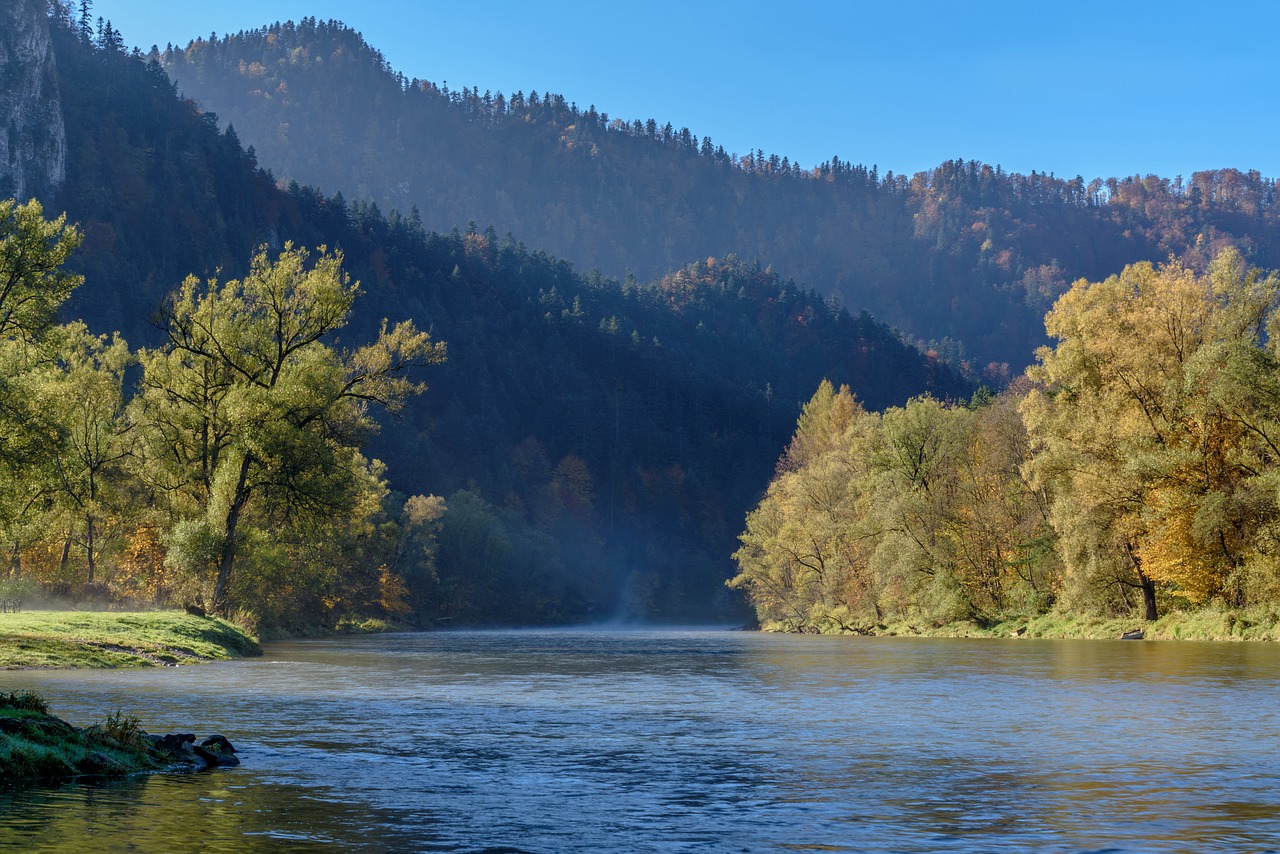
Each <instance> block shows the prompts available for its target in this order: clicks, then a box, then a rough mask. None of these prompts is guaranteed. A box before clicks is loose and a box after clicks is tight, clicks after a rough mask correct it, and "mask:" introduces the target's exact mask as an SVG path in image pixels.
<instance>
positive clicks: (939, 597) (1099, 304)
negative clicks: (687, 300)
mask: <svg viewBox="0 0 1280 854" xmlns="http://www.w3.org/2000/svg"><path fill="white" fill-rule="evenodd" d="M1278 301H1280V274H1276V273H1269V274H1263V273H1261V272H1259V271H1258V270H1257V269H1252V268H1249V267H1247V265H1246V264H1245V262H1244V260H1243V258H1242V257H1241V255H1240V254H1239V253H1238V252H1236V251H1235V250H1232V249H1227V250H1224V251H1222V252H1220V253H1219V254H1218V255H1217V256H1216V257H1215V258H1214V259H1213V261H1212V262H1211V263H1210V264H1209V266H1208V269H1207V271H1206V272H1204V273H1203V274H1200V273H1197V272H1195V271H1194V270H1193V269H1191V268H1190V267H1189V266H1187V265H1185V264H1183V263H1181V262H1174V261H1171V262H1169V263H1167V264H1165V265H1163V266H1160V267H1155V266H1152V265H1151V264H1148V263H1141V264H1136V265H1132V266H1129V267H1127V268H1125V270H1124V272H1123V273H1121V274H1120V275H1118V276H1113V277H1111V278H1108V279H1106V280H1105V281H1102V282H1096V283H1088V282H1086V281H1083V280H1081V281H1079V282H1077V283H1076V284H1075V285H1073V286H1072V288H1071V290H1070V291H1068V292H1067V293H1066V294H1065V295H1064V296H1063V297H1062V298H1061V299H1060V300H1059V301H1058V302H1057V304H1056V305H1055V306H1054V308H1053V309H1052V311H1050V312H1049V314H1048V315H1047V317H1046V328H1047V330H1048V333H1049V335H1050V336H1052V337H1053V338H1054V339H1055V340H1056V342H1057V343H1056V345H1055V346H1054V347H1052V348H1048V347H1046V348H1042V349H1041V350H1040V351H1039V352H1038V353H1037V361H1036V364H1035V365H1033V366H1032V367H1031V368H1030V369H1029V370H1028V372H1027V377H1026V378H1025V379H1023V380H1019V381H1018V382H1017V383H1015V384H1013V385H1012V386H1011V387H1010V388H1009V390H1007V391H1006V392H1004V393H1003V394H1001V395H1000V396H998V397H996V398H991V397H990V396H987V395H981V394H980V395H976V396H975V397H974V398H973V399H972V400H971V401H970V402H969V403H968V404H966V405H961V404H944V403H940V402H938V401H937V400H934V399H932V398H929V397H924V398H917V399H915V400H912V401H910V402H909V403H907V405H906V406H905V407H891V408H889V409H887V410H886V411H884V412H883V413H873V412H868V411H866V410H864V409H863V408H862V407H861V406H860V405H859V403H858V402H857V400H856V399H855V397H854V395H852V394H851V393H850V392H849V390H848V389H847V388H841V389H839V390H836V389H835V387H834V386H832V384H830V383H824V384H823V385H822V386H821V387H820V388H819V390H818V392H817V394H816V395H815V396H814V397H813V398H812V400H810V402H809V403H808V404H807V405H806V407H805V409H804V412H803V414H802V416H801V418H800V420H799V423H798V425H797V428H796V432H795V436H794V438H793V439H792V442H791V445H790V447H789V448H788V450H787V453H786V454H785V455H784V456H783V458H782V459H781V461H780V463H779V465H778V472H777V475H776V476H775V478H774V480H773V482H772V483H771V484H770V487H769V490H768V493H767V495H766V497H765V498H764V499H763V500H762V501H761V503H760V504H759V506H758V507H757V508H756V509H755V510H754V511H753V512H752V513H751V514H750V515H749V516H748V518H747V527H746V531H745V532H744V533H743V534H742V537H741V541H742V546H741V548H740V549H739V550H738V552H737V555H736V558H737V561H738V565H739V570H740V571H739V574H738V575H737V576H736V577H735V578H734V579H733V580H732V582H731V583H732V585H733V586H735V587H739V588H742V589H744V590H746V591H747V592H748V594H749V595H750V597H751V600H752V602H753V603H754V605H755V607H756V611H757V614H758V616H759V619H760V622H761V623H762V624H763V625H764V626H766V627H769V628H775V629H780V630H789V631H853V632H870V631H874V630H875V629H876V628H877V627H881V626H884V625H885V624H886V623H893V622H905V623H908V624H914V625H917V626H927V625H941V624H944V623H949V622H957V621H964V620H970V621H974V622H977V623H979V624H983V625H991V624H994V623H996V622H1000V621H1003V620H1006V619H1011V618H1015V617H1030V616H1034V615H1038V614H1042V613H1045V612H1047V611H1049V610H1051V609H1058V610H1062V611H1066V612H1074V613H1103V614H1110V615H1124V614H1130V613H1132V614H1136V615H1140V616H1142V617H1144V618H1145V619H1148V620H1154V619H1156V618H1157V616H1158V615H1159V613H1160V612H1161V611H1162V610H1166V609H1170V608H1181V607H1188V606H1197V605H1202V604H1204V603H1208V602H1212V601H1219V602H1223V603H1225V604H1227V605H1229V606H1233V607H1245V606H1249V605H1257V604H1274V603H1276V602H1278V601H1280V504H1278V503H1277V498H1276V496H1277V486H1278V485H1280V344H1278V343H1277V342H1278V341H1280V338H1278V337H1277V334H1278V333H1280V313H1278V312H1277V302H1278Z"/></svg>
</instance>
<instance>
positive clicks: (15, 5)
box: [0, 0, 67, 199]
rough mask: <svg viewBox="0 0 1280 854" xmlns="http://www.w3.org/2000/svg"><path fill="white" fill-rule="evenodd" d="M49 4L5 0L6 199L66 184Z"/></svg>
mask: <svg viewBox="0 0 1280 854" xmlns="http://www.w3.org/2000/svg"><path fill="white" fill-rule="evenodd" d="M47 9H48V2H47V0H0V198H6V197H9V196H17V197H18V198H19V199H26V198H28V197H30V196H35V195H42V194H45V193H48V192H49V191H51V190H53V189H54V188H56V187H57V186H58V185H59V184H61V183H62V179H63V178H64V177H65V175H66V169H67V132H66V125H65V124H64V123H63V118H62V99H61V98H60V97H59V95H58V77H57V71H56V67H55V65H54V58H53V45H52V44H51V43H50V39H49V18H48V12H47Z"/></svg>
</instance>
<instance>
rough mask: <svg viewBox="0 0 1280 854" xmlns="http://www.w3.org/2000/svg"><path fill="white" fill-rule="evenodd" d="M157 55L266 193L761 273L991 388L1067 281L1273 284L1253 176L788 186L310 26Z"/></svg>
mask: <svg viewBox="0 0 1280 854" xmlns="http://www.w3.org/2000/svg"><path fill="white" fill-rule="evenodd" d="M157 58H158V59H159V60H160V61H161V62H162V63H163V64H164V66H165V68H166V69H167V70H168V71H169V73H170V75H171V76H173V77H174V79H175V80H176V81H177V83H178V85H179V87H180V88H181V90H182V91H183V92H184V93H186V94H187V95H189V96H190V97H193V98H195V99H196V100H197V101H199V102H200V103H201V104H203V105H205V106H206V107H207V108H208V109H210V110H213V111H215V112H217V113H218V114H219V115H220V116H221V117H222V120H223V121H224V122H227V123H229V124H234V126H235V127H236V128H237V130H238V132H239V133H240V134H241V135H242V136H243V138H244V139H245V140H246V142H248V143H251V144H252V145H253V146H255V147H256V150H257V152H258V155H259V156H260V158H261V160H262V162H263V163H264V164H265V165H266V166H268V167H269V168H270V169H272V170H273V172H274V173H275V174H276V175H277V176H281V177H284V178H286V179H296V180H298V181H301V182H305V183H310V184H313V185H317V186H320V187H322V188H324V189H325V190H326V191H328V192H334V191H339V190H340V191H342V192H343V193H346V194H347V195H348V196H350V197H354V198H361V199H366V200H370V201H374V202H376V203H377V204H379V205H380V206H382V207H383V208H385V209H389V208H391V207H397V208H400V209H402V210H403V209H407V208H409V207H411V206H412V205H415V204H416V205H417V207H418V208H419V210H420V213H421V217H422V220H423V222H424V223H425V224H426V226H427V227H428V228H434V229H440V230H447V229H449V228H451V227H453V226H455V225H458V224H460V223H464V222H467V221H475V222H478V223H480V224H481V225H482V226H483V225H485V224H492V225H493V226H494V227H495V228H496V230H497V231H498V232H499V233H503V232H505V231H511V232H512V233H515V234H518V235H521V237H522V238H523V239H525V240H526V241H528V242H529V243H531V244H532V245H536V246H538V247H540V248H543V249H545V250H547V251H550V252H553V253H555V254H557V255H559V256H561V257H565V258H568V259H570V260H572V261H573V262H575V263H576V264H578V265H580V266H581V267H583V268H591V267H595V268H598V269H600V270H602V271H604V272H606V273H610V274H613V275H618V276H622V275H624V274H625V273H626V272H628V271H630V272H632V273H634V274H635V275H636V276H638V277H640V278H641V279H646V278H651V277H654V276H658V275H662V274H665V273H666V272H668V271H670V270H673V269H676V268H679V267H680V266H682V265H684V264H685V263H687V262H688V261H689V259H692V258H703V257H707V256H716V257H721V256H724V255H727V254H730V253H735V254H737V255H738V256H740V257H742V258H752V259H754V258H758V259H760V261H761V263H763V264H771V265H772V266H773V267H774V268H775V269H776V270H778V271H779V272H780V274H782V275H783V276H786V277H793V278H795V279H797V280H799V281H802V282H804V283H806V284H808V285H810V286H812V287H815V288H817V289H818V290H819V291H820V292H822V293H824V294H836V295H839V296H840V298H842V299H843V300H844V302H845V303H846V304H848V305H850V306H853V307H855V309H865V310H867V311H869V312H871V314H873V315H874V316H876V317H877V318H879V319H881V320H884V321H886V322H889V323H893V324H895V325H896V326H898V327H899V328H901V329H903V330H905V331H906V332H907V333H908V334H910V335H912V336H914V337H915V338H916V339H918V340H919V341H920V342H921V343H922V344H925V345H926V347H927V346H928V345H932V346H934V347H936V349H938V351H939V352H941V353H942V354H943V355H944V357H946V358H947V359H949V360H951V361H955V362H958V361H961V359H962V357H963V356H965V355H967V359H968V361H969V366H970V368H971V370H972V371H973V373H974V374H975V375H982V374H985V375H986V376H987V377H988V378H989V379H990V380H991V381H996V382H999V381H1001V380H1003V379H1004V378H1007V377H1008V376H1011V375H1013V374H1016V373H1017V372H1018V371H1020V370H1021V368H1022V367H1023V366H1025V365H1026V364H1027V363H1028V362H1029V361H1030V360H1031V357H1032V353H1033V352H1034V349H1035V347H1036V346H1038V345H1040V344H1043V343H1044V341H1045V339H1044V331H1043V324H1042V322H1041V321H1042V318H1043V315H1044V313H1045V311H1046V310H1047V309H1048V308H1049V307H1050V306H1051V305H1052V304H1053V301H1054V300H1055V299H1056V298H1057V297H1058V296H1060V295H1061V294H1062V293H1063V292H1065V290H1066V288H1067V287H1068V286H1069V284H1070V283H1071V282H1072V281H1074V280H1075V279H1077V278H1081V277H1084V278H1089V279H1101V278H1105V277H1106V276H1107V275H1110V274H1112V273H1115V272H1117V271H1119V270H1120V269H1121V268H1122V267H1123V266H1124V265H1125V264H1128V263H1132V262H1135V261H1139V260H1146V259H1161V258H1167V257H1168V256H1170V255H1179V256H1186V257H1188V258H1190V259H1192V260H1193V261H1196V263H1200V264H1201V265H1203V264H1204V263H1207V259H1208V258H1209V257H1211V256H1212V254H1213V253H1214V252H1216V251H1217V250H1218V249H1220V248H1221V247H1222V246H1223V245H1227V244H1231V245H1235V246H1237V247H1238V248H1239V249H1241V251H1242V252H1243V253H1244V254H1245V256H1246V258H1247V260H1248V261H1249V262H1250V263H1255V264H1258V265H1260V266H1264V267H1267V266H1280V217H1278V216H1277V213H1276V210H1275V200H1276V199H1275V182H1274V181H1273V180H1271V179H1267V178H1264V177H1262V176H1261V175H1259V174H1258V173H1257V172H1242V171H1237V170H1234V169H1222V170H1217V171H1205V172H1198V173H1196V174H1195V175H1193V176H1191V178H1190V179H1187V180H1183V179H1182V178H1174V179H1167V178H1159V177H1156V176H1147V177H1136V176H1135V177H1128V178H1122V179H1114V178H1113V179H1107V180H1101V179H1095V180H1092V181H1086V180H1085V179H1083V178H1079V177H1077V178H1072V179H1062V178H1058V177H1055V176H1053V175H1045V174H1039V173H1036V172H1032V173H1031V174H1030V175H1020V174H1011V173H1005V172H1003V171H1002V170H1001V169H1000V168H999V167H998V166H996V167H993V166H989V165H986V164H982V163H979V162H976V161H972V160H970V161H961V160H955V161H950V162H947V163H943V164H941V165H940V166H938V167H937V168H935V169H933V170H930V171H928V172H922V173H918V174H916V175H913V176H906V175H895V174H893V173H884V174H881V173H880V172H878V170H877V169H876V168H875V167H871V168H867V167H865V166H858V165H853V164H851V163H849V162H846V161H842V160H840V159H838V158H832V160H831V161H829V162H827V163H823V164H820V165H818V166H816V167H813V168H801V167H800V166H799V165H798V164H795V163H792V162H791V161H790V160H788V159H787V158H786V157H779V156H777V155H766V154H765V153H764V152H762V151H755V152H747V153H746V154H744V155H740V156H739V155H735V154H731V153H728V152H725V151H724V150H723V149H722V148H721V147H719V146H717V145H715V144H714V143H713V141H712V140H710V139H709V138H707V137H702V138H699V137H698V135H697V134H696V133H694V132H692V131H690V130H689V129H687V128H680V129H675V128H673V127H671V125H670V124H666V125H663V124H661V123H659V122H657V121H654V120H652V119H650V120H648V121H643V122H642V121H637V120H624V119H621V118H611V117H610V116H609V115H608V114H607V113H604V112H599V111H597V109H596V107H595V106H590V107H588V108H586V109H582V108H580V107H578V106H577V105H575V104H573V103H572V102H571V101H569V100H567V99H566V98H565V97H563V96H560V95H554V94H550V93H547V92H545V91H544V92H541V93H539V92H536V91H530V92H528V93H527V94H526V93H524V92H517V93H511V94H502V93H497V94H493V93H489V92H485V93H480V92H479V91H476V90H473V89H470V88H463V89H462V90H461V91H458V90H451V89H449V88H447V87H446V86H444V85H436V84H433V83H429V82H425V81H420V80H408V79H405V78H404V77H403V76H401V75H400V74H398V73H396V72H395V71H394V70H393V69H392V68H390V66H389V65H388V63H387V61H386V60H385V58H384V57H383V56H382V55H381V54H380V53H379V52H378V51H377V50H376V49H375V48H373V47H371V46H369V45H368V44H366V43H365V42H364V41H363V39H362V38H361V37H360V35H359V34H358V33H356V32H355V31H353V30H351V29H349V28H347V27H345V26H344V25H342V24H340V23H338V22H332V21H331V22H319V21H316V20H315V19H304V20H303V21H301V22H299V23H297V24H294V23H285V24H274V25H271V26H269V27H263V28H262V29H259V30H251V31H246V32H241V33H238V34H236V35H234V36H228V37H225V38H221V39H218V38H210V39H208V40H205V39H197V40H196V41H194V42H191V43H190V44H189V45H188V46H187V47H186V48H185V49H172V48H171V49H168V50H166V51H164V52H163V53H162V54H159V55H158V57H157ZM302 141H305V144H299V143H300V142H302ZM1196 259H1198V260H1196ZM1002 363H1007V364H1008V366H1009V369H1008V370H1006V369H1005V368H1004V366H1003V365H1002Z"/></svg>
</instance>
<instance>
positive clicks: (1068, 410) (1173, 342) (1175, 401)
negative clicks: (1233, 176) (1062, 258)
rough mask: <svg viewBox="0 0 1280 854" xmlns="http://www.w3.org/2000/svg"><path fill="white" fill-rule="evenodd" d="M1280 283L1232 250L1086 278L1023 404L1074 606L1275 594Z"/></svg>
mask: <svg viewBox="0 0 1280 854" xmlns="http://www.w3.org/2000/svg"><path fill="white" fill-rule="evenodd" d="M1278 295H1280V276H1278V275H1277V274H1275V273H1271V274H1269V275H1263V274H1261V273H1260V272H1258V271H1256V270H1249V269H1247V268H1246V266H1245V264H1244V262H1243V260H1242V259H1241V257H1240V255H1239V254H1238V253H1237V252H1235V251H1234V250H1225V251H1223V252H1222V253H1221V254H1220V255H1218V257H1217V258H1216V259H1215V260H1214V261H1213V263H1212V264H1211V266H1210V268H1209V270H1208V272H1207V273H1206V274H1204V275H1197V274H1196V273H1195V272H1193V271H1192V270H1190V269H1188V268H1187V267H1185V266H1183V265H1182V264H1180V263H1177V262H1172V261H1171V262H1170V263H1168V264H1166V265H1164V266H1160V267H1155V266H1153V265H1151V264H1147V263H1143V264H1135V265H1132V266H1130V267H1127V268H1126V269H1125V270H1124V272H1123V273H1121V274H1120V275H1119V276H1113V277H1111V278H1109V279H1107V280H1106V281H1103V282H1096V283H1088V282H1085V281H1080V282H1077V283H1076V284H1075V285H1074V286H1073V287H1072V289H1071V290H1070V291H1069V292H1068V293H1067V294H1065V295H1064V296H1063V297H1062V298H1061V299H1060V300H1059V301H1058V303H1057V305H1056V306H1055V307H1054V309H1053V310H1052V311H1051V312H1050V313H1049V315H1048V316H1047V318H1046V328H1047V330H1048V332H1049V334H1050V335H1051V336H1053V337H1054V338H1056V339H1057V340H1058V344H1057V345H1056V346H1055V347H1053V348H1048V347H1046V348H1042V349H1041V350H1040V351H1039V353H1038V354H1037V360H1038V363H1037V364H1036V365H1035V366H1033V367H1032V368H1031V369H1030V370H1029V374H1030V376H1031V377H1032V378H1033V379H1034V380H1036V381H1037V382H1038V383H1039V385H1040V389H1039V390H1036V391H1033V392H1031V393H1030V394H1029V395H1028V397H1027V398H1026V400H1025V401H1024V403H1023V404H1022V407H1021V409H1022V413H1023V415H1024V418H1025V420H1026V424H1027V428H1028V430H1029V432H1030V435H1031V439H1032V444H1033V450H1034V457H1033V460H1032V462H1031V464H1030V466H1029V471H1030V473H1031V474H1032V475H1033V476H1034V478H1035V480H1036V482H1037V483H1038V484H1040V485H1042V486H1043V487H1044V488H1045V489H1047V490H1048V491H1050V492H1051V493H1052V495H1053V507H1052V519H1053V524H1054V527H1055V529H1056V531H1057V533H1058V543H1059V549H1060V551H1061V554H1062V557H1063V560H1064V563H1065V566H1066V572H1067V576H1066V579H1065V587H1066V590H1067V593H1068V599H1069V600H1074V601H1081V602H1083V601H1086V600H1092V602H1093V603H1094V604H1096V603H1097V602H1098V601H1099V597H1101V598H1102V600H1103V601H1105V599H1106V597H1107V595H1108V591H1111V592H1113V593H1115V594H1118V595H1119V596H1120V597H1121V598H1124V599H1127V597H1128V591H1130V590H1132V591H1133V592H1134V594H1140V596H1141V601H1142V607H1143V612H1144V614H1145V616H1146V618H1147V619H1155V618H1156V616H1157V611H1158V608H1157V593H1158V592H1160V591H1161V590H1163V591H1167V592H1169V593H1173V594H1177V595H1178V596H1180V597H1182V598H1185V599H1189V600H1191V601H1193V602H1198V601H1204V600H1206V599H1209V598H1212V597H1222V598H1225V599H1226V600H1228V601H1229V602H1230V603H1232V604H1236V605H1242V604H1246V602H1247V601H1249V600H1250V599H1263V598H1266V599H1272V598H1274V597H1275V595H1276V593H1277V592H1280V591H1278V590H1277V582H1276V579H1277V565H1278V562H1280V515H1278V513H1277V502H1276V488H1277V485H1278V484H1280V474H1278V467H1280V362H1278V360H1277V357H1278V355H1280V349H1278V345H1280V338H1278V337H1277V336H1278V335H1280V319H1278V318H1277V314H1276V303H1277V296H1278Z"/></svg>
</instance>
